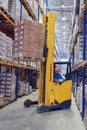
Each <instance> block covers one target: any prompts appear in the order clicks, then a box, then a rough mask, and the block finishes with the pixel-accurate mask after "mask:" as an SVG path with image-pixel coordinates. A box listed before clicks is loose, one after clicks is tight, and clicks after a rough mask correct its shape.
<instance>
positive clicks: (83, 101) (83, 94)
mask: <svg viewBox="0 0 87 130" xmlns="http://www.w3.org/2000/svg"><path fill="white" fill-rule="evenodd" d="M85 59H86V11H84V30H83V60H85ZM84 111H85V67H83V68H82V120H84Z"/></svg>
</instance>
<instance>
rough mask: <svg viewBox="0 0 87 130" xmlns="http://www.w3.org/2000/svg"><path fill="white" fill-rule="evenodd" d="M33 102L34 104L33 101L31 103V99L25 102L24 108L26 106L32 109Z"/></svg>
mask: <svg viewBox="0 0 87 130" xmlns="http://www.w3.org/2000/svg"><path fill="white" fill-rule="evenodd" d="M31 102H32V101H31V100H30V99H27V100H25V101H24V106H25V107H30V105H31Z"/></svg>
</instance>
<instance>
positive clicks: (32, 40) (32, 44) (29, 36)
mask: <svg viewBox="0 0 87 130" xmlns="http://www.w3.org/2000/svg"><path fill="white" fill-rule="evenodd" d="M44 29H45V28H44V25H42V24H40V23H38V22H35V21H30V20H23V21H22V22H19V23H17V25H16V26H15V40H14V46H13V54H14V58H17V57H27V58H28V57H30V58H37V59H42V58H43V47H44V32H45V30H44Z"/></svg>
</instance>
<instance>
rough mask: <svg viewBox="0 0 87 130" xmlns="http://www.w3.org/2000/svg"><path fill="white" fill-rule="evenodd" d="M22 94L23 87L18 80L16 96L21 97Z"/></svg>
mask: <svg viewBox="0 0 87 130" xmlns="http://www.w3.org/2000/svg"><path fill="white" fill-rule="evenodd" d="M23 95H24V88H23V85H22V82H21V81H18V96H19V97H21V96H23Z"/></svg>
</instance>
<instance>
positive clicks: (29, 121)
mask: <svg viewBox="0 0 87 130" xmlns="http://www.w3.org/2000/svg"><path fill="white" fill-rule="evenodd" d="M29 97H31V99H34V98H35V97H37V92H33V94H30V95H29V96H25V97H23V98H20V99H19V100H18V101H17V102H14V103H12V104H10V105H8V106H6V107H5V108H3V109H1V110H0V130H85V129H84V125H83V123H82V121H81V116H80V114H79V112H78V110H77V107H76V105H75V102H74V100H73V103H72V107H71V109H70V110H59V111H53V112H47V113H43V114H39V113H37V110H36V106H32V107H30V108H24V107H23V101H24V100H25V99H27V98H29Z"/></svg>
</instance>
